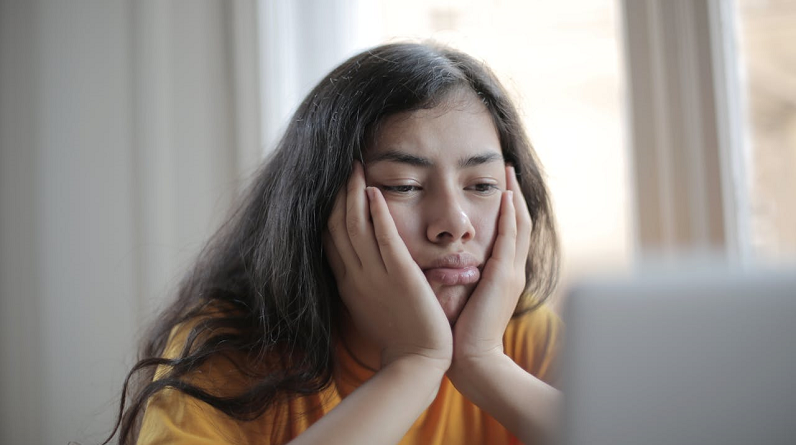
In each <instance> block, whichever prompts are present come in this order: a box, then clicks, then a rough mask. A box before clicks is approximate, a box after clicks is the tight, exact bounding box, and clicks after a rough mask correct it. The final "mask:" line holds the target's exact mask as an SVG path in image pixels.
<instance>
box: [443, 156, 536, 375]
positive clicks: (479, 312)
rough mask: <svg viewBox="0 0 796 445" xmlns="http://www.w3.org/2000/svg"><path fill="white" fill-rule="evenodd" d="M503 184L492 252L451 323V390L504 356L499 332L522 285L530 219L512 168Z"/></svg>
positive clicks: (515, 301)
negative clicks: (504, 184)
mask: <svg viewBox="0 0 796 445" xmlns="http://www.w3.org/2000/svg"><path fill="white" fill-rule="evenodd" d="M506 188H507V190H506V191H505V192H503V196H502V197H501V203H500V216H499V219H498V234H497V238H496V240H495V244H494V246H493V248H492V256H491V257H490V258H489V259H488V261H487V262H486V265H485V267H484V271H483V275H482V278H481V281H480V282H479V283H478V286H477V287H476V288H475V290H474V291H473V293H472V295H471V296H470V299H469V300H468V301H467V304H466V305H465V307H464V309H463V310H462V313H461V315H460V316H459V318H458V320H457V321H456V323H455V325H454V326H453V361H452V363H451V367H450V369H449V370H448V377H449V378H450V379H451V381H452V382H453V383H454V385H456V386H457V388H458V387H459V386H460V384H464V383H465V382H467V381H469V380H471V378H470V377H472V376H468V375H467V374H468V373H471V372H473V371H476V370H478V369H485V368H484V366H482V365H488V364H489V363H490V362H494V360H496V359H500V358H502V357H503V356H504V353H503V334H504V332H505V331H506V326H507V325H508V323H509V320H510V319H511V316H512V314H513V313H514V310H515V308H516V306H517V301H518V300H519V297H520V295H521V294H522V292H523V291H524V289H525V263H526V260H527V258H528V249H529V246H530V238H531V228H532V222H531V216H530V214H529V213H528V207H527V205H526V204H525V199H524V197H523V194H522V191H521V190H520V188H519V184H518V182H517V177H516V175H515V173H514V168H513V167H506ZM461 390H462V388H460V391H461Z"/></svg>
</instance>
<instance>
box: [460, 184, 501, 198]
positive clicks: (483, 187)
mask: <svg viewBox="0 0 796 445" xmlns="http://www.w3.org/2000/svg"><path fill="white" fill-rule="evenodd" d="M467 189H468V190H472V191H474V192H476V193H478V194H479V195H491V194H492V193H494V192H496V191H498V190H500V187H498V185H497V184H491V183H488V182H480V183H478V184H475V185H471V186H470V187H468V188H467Z"/></svg>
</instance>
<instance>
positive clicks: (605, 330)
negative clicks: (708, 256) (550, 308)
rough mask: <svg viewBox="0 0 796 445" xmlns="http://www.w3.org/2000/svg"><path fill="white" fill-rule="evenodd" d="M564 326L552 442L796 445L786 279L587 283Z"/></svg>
mask: <svg viewBox="0 0 796 445" xmlns="http://www.w3.org/2000/svg"><path fill="white" fill-rule="evenodd" d="M563 317H564V321H565V323H566V325H567V340H566V344H565V348H564V355H563V363H562V365H563V369H562V378H563V383H562V390H563V391H564V399H565V401H564V415H563V420H562V437H561V438H560V439H561V442H562V443H564V444H566V445H609V444H610V445H657V444H678V445H688V444H694V445H696V444H698V445H710V444H721V445H735V444H737V445H741V444H744V445H749V444H768V445H775V444H776V445H779V444H783V445H784V444H788V445H793V444H796V270H780V271H769V272H763V271H758V272H738V271H732V270H728V269H716V268H714V267H690V268H689V270H688V271H685V272H682V271H681V272H671V271H669V272H657V273H645V274H640V275H638V276H635V277H632V278H622V279H601V280H592V281H589V282H585V283H582V284H580V285H578V286H576V287H575V288H573V289H572V290H571V291H570V292H569V295H568V299H567V301H566V305H565V309H564V315H563Z"/></svg>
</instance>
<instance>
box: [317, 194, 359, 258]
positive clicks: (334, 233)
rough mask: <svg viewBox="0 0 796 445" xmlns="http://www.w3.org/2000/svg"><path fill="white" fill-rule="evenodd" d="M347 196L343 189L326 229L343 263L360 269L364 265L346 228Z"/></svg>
mask: <svg viewBox="0 0 796 445" xmlns="http://www.w3.org/2000/svg"><path fill="white" fill-rule="evenodd" d="M347 194H348V192H347V191H346V189H345V188H342V189H341V190H340V191H339V192H338V193H337V196H336V197H335V199H334V205H333V206H332V214H331V215H329V221H328V222H327V223H326V229H327V230H328V232H329V235H330V239H331V241H332V243H333V244H334V247H335V251H336V252H337V254H338V255H339V256H340V259H341V261H342V262H343V263H345V264H349V265H351V266H352V267H360V266H361V265H362V263H361V262H360V261H359V257H358V256H357V254H356V252H355V251H354V247H353V246H352V245H351V239H350V238H349V237H348V229H347V228H346V198H347V196H346V195H347Z"/></svg>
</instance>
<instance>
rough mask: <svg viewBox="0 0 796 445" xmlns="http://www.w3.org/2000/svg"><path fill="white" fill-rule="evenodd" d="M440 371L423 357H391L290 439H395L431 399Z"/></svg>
mask: <svg viewBox="0 0 796 445" xmlns="http://www.w3.org/2000/svg"><path fill="white" fill-rule="evenodd" d="M443 375H444V370H442V369H440V368H439V366H437V364H435V363H428V359H426V358H422V357H406V358H402V359H398V360H396V361H393V362H392V363H390V364H389V365H387V366H386V367H384V368H382V369H381V370H379V372H377V373H376V375H374V376H373V377H372V378H371V379H370V380H368V381H367V382H366V383H365V384H364V385H362V386H360V387H359V388H357V390H356V391H354V392H353V393H351V395H349V396H348V397H346V398H345V399H344V400H343V401H342V402H341V403H340V404H339V405H337V407H335V408H334V409H333V410H332V411H331V412H330V413H329V414H327V415H325V416H324V417H322V418H321V419H320V420H319V421H318V422H316V423H315V424H313V425H312V426H311V427H310V428H309V429H308V430H307V431H305V432H304V433H303V434H301V436H299V437H298V438H296V439H295V440H293V441H292V442H290V443H291V444H293V445H299V444H316V443H324V444H382V443H385V444H386V443H398V442H399V441H400V440H401V438H402V437H403V436H404V434H406V431H407V430H409V428H410V427H411V426H412V424H413V423H414V422H415V420H416V419H417V418H418V416H420V414H421V413H422V412H423V410H425V409H426V408H427V407H428V405H429V404H431V402H432V401H433V400H434V397H435V396H436V394H437V390H438V389H439V385H440V381H441V380H442V376H443Z"/></svg>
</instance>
